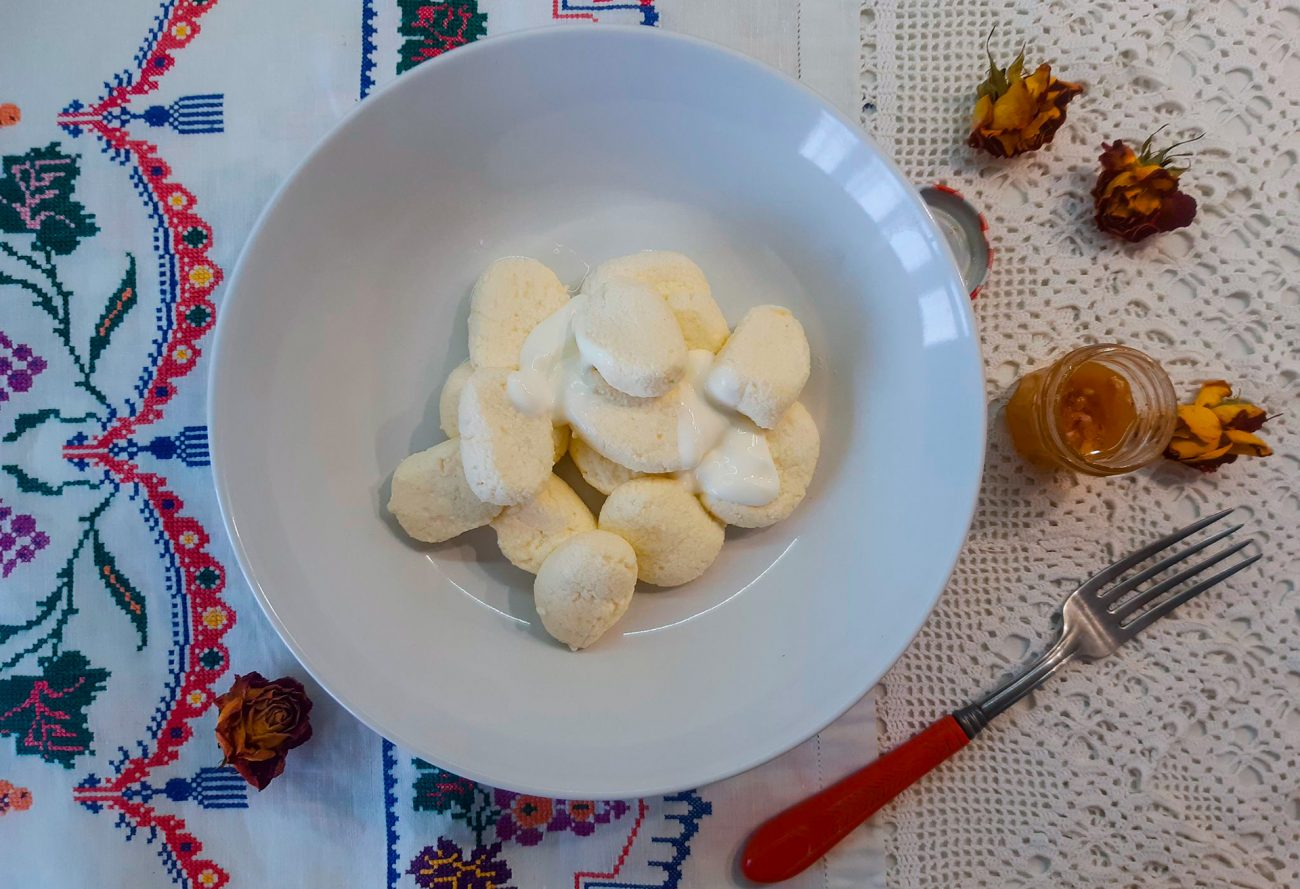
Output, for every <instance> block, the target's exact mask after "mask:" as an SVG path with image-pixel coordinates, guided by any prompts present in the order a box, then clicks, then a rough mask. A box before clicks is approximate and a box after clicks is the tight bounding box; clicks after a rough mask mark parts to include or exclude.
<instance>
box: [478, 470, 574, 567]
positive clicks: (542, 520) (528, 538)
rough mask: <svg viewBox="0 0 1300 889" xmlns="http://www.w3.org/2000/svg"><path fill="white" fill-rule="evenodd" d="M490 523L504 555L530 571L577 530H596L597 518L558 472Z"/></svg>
mask: <svg viewBox="0 0 1300 889" xmlns="http://www.w3.org/2000/svg"><path fill="white" fill-rule="evenodd" d="M491 524H492V528H493V530H495V531H496V532H497V546H499V547H501V553H502V555H504V556H505V557H506V558H507V559H509V560H510V562H511V564H513V565H515V566H516V567H519V568H522V569H524V570H525V571H527V572H529V573H531V574H536V573H537V572H538V570H539V569H540V568H541V567H542V562H544V561H545V560H546V557H547V556H549V555H550V554H551V551H552V550H554V549H555V548H556V547H557V546H559V545H560V544H561V543H563V542H564V541H566V540H568V539H569V538H570V537H572V536H573V535H574V534H580V533H582V532H583V531H594V530H596V519H595V517H594V516H592V514H591V510H589V509H587V504H585V503H583V502H582V498H581V497H579V496H578V495H577V494H575V493H574V492H573V488H570V487H569V486H568V485H566V484H565V483H564V479H562V478H560V477H559V476H556V475H552V476H551V477H550V478H548V479H547V480H546V483H545V484H544V485H542V489H541V490H540V491H538V492H537V496H536V497H534V498H533V499H532V500H529V501H528V502H527V503H522V504H520V505H519V506H509V507H506V508H505V509H504V510H502V511H501V514H500V515H498V516H497V517H496V518H495V519H493V520H492V523H491Z"/></svg>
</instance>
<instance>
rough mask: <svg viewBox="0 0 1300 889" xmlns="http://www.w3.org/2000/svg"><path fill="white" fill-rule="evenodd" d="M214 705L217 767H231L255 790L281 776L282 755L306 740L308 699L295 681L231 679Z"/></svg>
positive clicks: (258, 676)
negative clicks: (222, 756) (217, 711)
mask: <svg viewBox="0 0 1300 889" xmlns="http://www.w3.org/2000/svg"><path fill="white" fill-rule="evenodd" d="M216 703H217V707H218V708H220V711H221V712H220V715H219V716H218V717H217V743H219V744H220V745H221V752H222V753H224V754H225V755H226V758H225V761H224V763H223V764H226V765H232V766H234V767H235V771H237V772H239V774H240V775H242V776H243V777H244V780H245V781H247V782H248V783H249V784H252V785H253V786H254V787H256V788H257V789H258V790H261V789H263V788H264V787H266V785H268V784H270V783H271V780H272V779H273V778H275V777H276V776H277V775H279V774H280V773H281V772H283V771H284V757H285V754H286V753H287V752H288V751H289V750H292V749H293V748H294V747H297V746H298V745H299V744H303V743H305V742H306V741H307V739H309V738H310V737H311V720H310V718H309V716H310V714H311V699H310V698H308V697H307V693H306V691H304V690H303V687H302V683H300V682H299V681H298V680H296V679H290V678H289V677H287V676H286V677H284V678H281V679H276V680H275V681H274V682H272V681H270V680H268V679H266V677H264V676H263V675H262V674H261V673H249V674H248V675H246V676H236V677H235V684H234V685H232V686H231V687H230V691H228V692H226V693H225V694H224V695H221V696H220V697H219V698H217V702H216Z"/></svg>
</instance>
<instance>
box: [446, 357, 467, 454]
mask: <svg viewBox="0 0 1300 889" xmlns="http://www.w3.org/2000/svg"><path fill="white" fill-rule="evenodd" d="M473 372H474V365H472V364H470V363H469V362H468V361H463V362H461V363H460V364H458V365H456V369H455V370H453V371H452V372H451V373H450V374H448V375H447V382H445V383H443V384H442V394H441V395H439V396H438V425H439V426H440V427H442V431H443V434H444V435H446V436H447V437H448V438H459V437H460V420H459V419H458V418H457V416H456V414H457V412H458V411H459V410H460V393H461V392H462V391H463V390H464V388H465V381H466V380H468V379H469V375H470V374H472V373H473Z"/></svg>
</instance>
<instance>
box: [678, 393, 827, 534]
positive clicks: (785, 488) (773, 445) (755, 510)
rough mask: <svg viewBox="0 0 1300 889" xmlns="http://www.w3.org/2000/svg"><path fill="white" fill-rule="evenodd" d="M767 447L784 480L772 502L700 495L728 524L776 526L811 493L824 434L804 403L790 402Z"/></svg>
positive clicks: (758, 526)
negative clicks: (749, 502) (757, 503)
mask: <svg viewBox="0 0 1300 889" xmlns="http://www.w3.org/2000/svg"><path fill="white" fill-rule="evenodd" d="M767 447H768V450H769V451H771V452H772V462H773V463H775V464H776V474H777V477H778V478H779V479H780V480H781V488H780V491H779V492H778V493H777V495H776V499H774V500H773V501H772V502H771V503H765V504H764V505H762V506H742V505H741V504H739V503H731V502H728V501H726V500H719V499H717V498H716V497H710V496H709V495H707V494H704V495H701V497H700V500H701V501H702V502H703V503H704V506H705V508H706V509H708V511H709V512H711V513H713V515H714V516H716V517H717V518H718V519H720V520H721V521H723V522H726V523H727V524H728V525H736V526H738V527H741V528H766V527H767V526H768V525H774V524H776V523H777V522H779V521H781V520H782V519H786V518H788V517H789V516H790V514H791V513H792V512H794V510H795V507H797V506H798V505H799V504H800V503H802V502H803V498H804V495H806V494H807V493H808V484H809V483H810V482H811V481H812V477H813V472H814V471H816V469H817V458H818V456H819V455H820V453H821V436H820V434H819V433H818V432H817V424H816V423H814V422H813V418H812V415H811V414H809V413H808V409H807V408H805V407H804V406H803V404H802V403H801V402H798V401H796V402H795V403H794V404H792V405H790V407H789V408H788V409H787V410H786V412H785V415H784V416H783V417H781V422H780V423H777V424H776V428H775V429H773V430H771V431H770V432H768V433H767Z"/></svg>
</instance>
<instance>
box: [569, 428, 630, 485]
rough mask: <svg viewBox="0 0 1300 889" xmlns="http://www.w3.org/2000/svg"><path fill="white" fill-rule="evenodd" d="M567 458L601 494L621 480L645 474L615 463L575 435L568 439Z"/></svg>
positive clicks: (621, 482) (624, 480)
mask: <svg viewBox="0 0 1300 889" xmlns="http://www.w3.org/2000/svg"><path fill="white" fill-rule="evenodd" d="M569 458H570V459H571V460H573V465H574V466H576V467H578V472H579V473H581V474H582V478H583V480H584V481H585V482H586V483H587V484H589V485H591V486H592V487H593V488H595V489H596V490H597V491H599V492H600V493H602V494H609V493H610V492H611V491H613V490H614V489H615V488H617V487H618V486H619V485H621V484H623V482H630V481H631V480H632V479H634V478H641V477H642V476H644V475H645V473H644V472H637V471H636V470H635V469H628V468H627V467H626V466H622V465H620V464H618V463H615V462H614V461H613V460H611V459H609V458H608V457H606V456H605V455H604V454H602V453H601V452H600V451H598V450H596V449H595V448H593V447H592V446H591V445H589V444H587V443H586V442H585V441H583V440H582V439H581V438H579V437H578V436H576V435H575V436H573V437H572V439H571V440H570V441H569Z"/></svg>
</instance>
